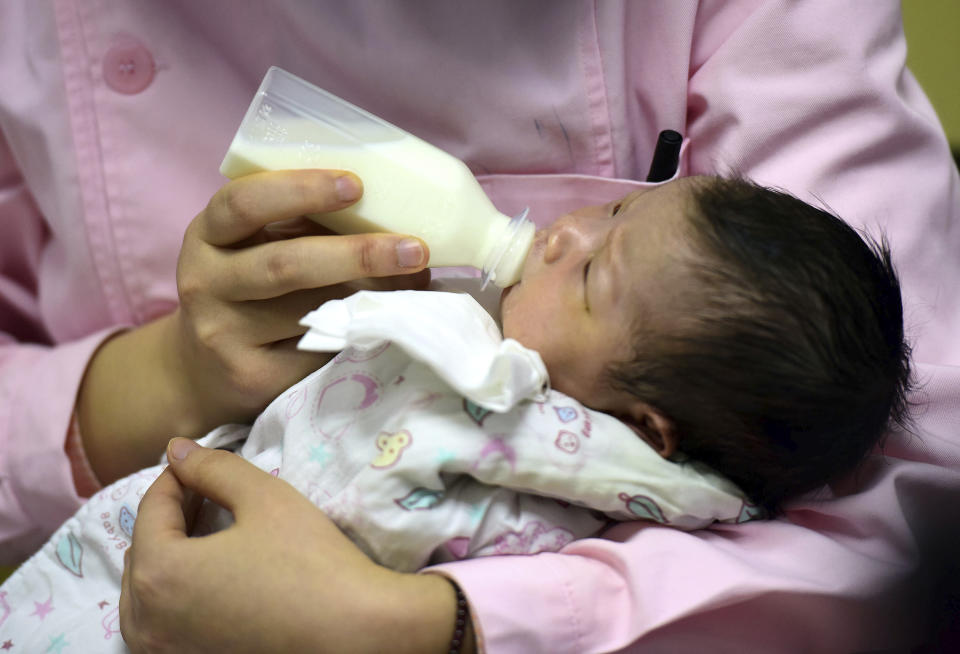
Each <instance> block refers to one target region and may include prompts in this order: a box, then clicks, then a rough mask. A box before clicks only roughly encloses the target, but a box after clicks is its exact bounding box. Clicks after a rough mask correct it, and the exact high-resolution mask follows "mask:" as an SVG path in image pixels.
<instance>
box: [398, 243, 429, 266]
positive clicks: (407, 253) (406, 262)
mask: <svg viewBox="0 0 960 654" xmlns="http://www.w3.org/2000/svg"><path fill="white" fill-rule="evenodd" d="M421 263H423V246H422V245H421V244H420V241H418V240H417V239H415V238H405V239H403V240H402V241H400V242H399V243H397V265H399V266H400V267H401V268H415V267H417V266H419V265H420V264H421Z"/></svg>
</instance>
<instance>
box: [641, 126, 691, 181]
mask: <svg viewBox="0 0 960 654" xmlns="http://www.w3.org/2000/svg"><path fill="white" fill-rule="evenodd" d="M682 143H683V136H681V134H680V132H675V131H674V130H672V129H665V130H663V131H662V132H660V135H659V136H658V137H657V147H656V148H654V150H653V161H652V162H651V163H650V172H649V173H647V181H648V182H664V181H666V180H668V179H670V178H671V177H673V176H674V175H675V174H676V172H677V166H678V165H679V163H680V145H681V144H682Z"/></svg>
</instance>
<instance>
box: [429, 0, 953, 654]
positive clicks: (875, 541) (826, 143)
mask: <svg viewBox="0 0 960 654" xmlns="http://www.w3.org/2000/svg"><path fill="white" fill-rule="evenodd" d="M628 29H633V28H631V27H628ZM635 31H638V32H642V28H641V27H637V28H636V30H635ZM638 38H639V36H638ZM905 52H906V46H905V42H904V39H903V34H902V29H901V23H900V15H899V5H898V3H896V2H893V1H890V2H846V3H829V2H822V3H818V2H804V3H796V2H779V1H769V2H761V3H746V2H703V3H701V5H700V11H699V13H698V16H697V23H696V26H695V28H694V38H693V46H692V53H691V72H690V80H689V87H688V88H689V105H688V125H687V135H688V136H689V137H690V140H691V145H690V149H689V154H688V157H689V158H688V162H687V165H688V170H689V172H690V173H691V174H702V173H718V172H719V173H731V172H737V173H740V174H744V175H746V176H748V177H751V178H752V179H754V180H756V181H757V182H759V183H762V184H769V185H774V186H778V187H782V188H786V189H787V190H788V191H790V192H792V193H794V194H796V195H798V196H800V197H801V198H803V199H805V200H808V201H813V202H816V203H818V204H821V205H823V204H826V205H827V206H828V207H829V208H830V209H832V210H833V211H835V212H836V213H837V214H838V215H840V216H841V217H843V218H844V219H846V220H847V221H848V222H850V223H852V224H854V225H856V226H859V227H862V228H864V229H866V230H867V231H869V232H871V233H873V234H877V233H878V231H879V230H881V229H882V230H883V231H884V232H885V233H886V235H887V237H888V238H889V240H890V242H891V244H892V247H893V252H894V258H895V263H896V265H897V266H898V269H899V272H900V275H901V281H902V284H903V291H904V297H905V302H906V304H907V307H906V312H907V319H908V333H909V334H910V337H911V339H912V340H913V342H914V346H915V359H916V360H917V361H927V362H932V364H953V366H951V365H923V366H919V370H918V374H917V378H918V379H919V380H921V381H922V382H923V388H922V391H921V394H920V395H918V396H917V398H915V399H917V400H918V401H922V402H923V404H924V405H925V408H924V410H923V411H921V412H919V415H918V418H917V420H918V429H917V431H918V434H917V437H914V436H906V435H902V434H891V435H890V436H889V441H888V443H887V446H886V448H885V450H884V454H885V456H884V457H881V456H879V455H877V456H874V457H873V458H871V459H870V461H869V462H868V464H867V465H866V466H865V468H864V470H863V471H861V472H860V473H859V475H858V476H857V477H856V478H855V479H851V484H852V485H855V486H856V488H848V489H845V490H841V489H837V497H834V498H824V497H819V496H818V497H814V498H811V499H807V500H803V501H798V502H795V503H793V504H792V505H791V506H790V508H789V510H787V511H786V513H785V515H784V516H782V517H780V518H778V519H777V520H773V521H768V522H761V523H750V524H746V525H739V526H731V527H726V526H717V527H714V528H712V529H710V530H706V531H701V532H696V533H683V532H679V531H675V530H671V529H669V528H663V527H657V526H650V527H641V526H639V525H628V524H624V525H619V526H617V527H615V528H613V529H612V530H610V531H609V532H607V533H606V534H605V537H604V538H603V539H588V540H583V541H578V542H575V543H573V544H571V545H570V546H568V547H567V548H565V549H564V550H563V551H562V553H557V554H540V555H536V556H533V557H503V558H497V557H493V558H488V559H475V560H470V561H463V562H458V563H453V564H447V565H444V566H441V567H439V568H437V569H436V571H438V572H441V573H442V574H446V575H449V576H450V577H452V578H454V579H455V580H456V581H457V583H458V584H459V585H460V586H461V588H462V589H463V591H464V592H465V594H466V595H467V597H468V599H469V601H470V604H471V607H472V611H473V616H474V620H475V624H476V628H477V631H478V635H479V637H480V639H481V642H482V647H483V649H484V651H486V652H491V653H494V652H495V653H498V654H499V653H502V652H531V651H549V652H570V653H574V652H577V653H582V652H599V651H621V650H623V651H643V652H679V651H711V652H743V651H763V652H781V651H783V652H788V651H790V652H792V651H823V652H833V651H867V650H891V649H898V648H904V649H909V646H910V645H911V644H913V643H916V642H917V641H919V640H920V639H921V638H922V630H923V627H924V621H925V615H924V611H925V610H926V609H927V608H928V607H929V590H930V589H929V585H928V584H927V580H928V577H927V573H930V571H931V570H935V569H936V566H937V565H938V564H937V561H938V560H939V559H937V557H936V551H937V546H936V543H954V544H956V543H957V542H958V540H957V539H958V534H957V533H956V527H955V526H953V525H955V524H956V520H955V518H948V517H946V516H942V515H937V514H936V512H935V511H934V510H932V509H930V508H924V507H937V506H939V507H950V506H956V504H957V499H958V498H960V475H958V474H957V473H958V471H960V434H958V430H957V427H956V426H957V425H958V424H960V402H958V401H957V400H956V398H957V397H960V372H958V370H960V368H957V367H955V366H956V364H957V363H958V360H960V340H958V339H956V334H957V333H960V308H958V304H957V300H956V294H955V293H952V292H949V289H950V288H951V287H952V288H956V284H957V282H958V280H960V258H958V257H956V253H957V252H960V229H958V221H960V192H958V186H960V185H958V177H957V172H956V169H955V167H954V166H953V164H952V161H951V160H950V156H949V149H948V145H947V142H946V139H945V137H944V135H943V131H942V129H941V128H940V126H939V124H938V122H937V118H936V115H935V113H934V111H933V110H932V108H931V107H930V105H929V103H928V102H927V100H926V98H925V97H924V95H923V93H922V91H921V90H920V88H919V86H918V85H917V83H916V81H915V80H914V79H913V77H912V76H911V75H910V73H909V72H908V71H907V70H906V69H905V68H904V58H905ZM951 285H952V286H951ZM854 482H859V483H858V484H854ZM934 574H935V573H934Z"/></svg>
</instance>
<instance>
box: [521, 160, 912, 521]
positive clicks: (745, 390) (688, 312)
mask: <svg viewBox="0 0 960 654" xmlns="http://www.w3.org/2000/svg"><path fill="white" fill-rule="evenodd" d="M502 314H503V327H504V335H505V336H508V337H512V338H515V339H517V340H518V341H520V342H521V343H523V344H524V345H526V346H527V347H530V348H532V349H535V350H537V351H539V352H540V354H541V356H542V357H543V360H544V363H545V364H546V366H547V369H548V371H549V372H550V379H551V383H552V384H553V387H554V388H556V389H557V390H560V391H563V392H565V393H567V394H569V395H571V396H573V397H575V398H577V399H578V400H580V401H581V402H583V403H584V404H585V405H587V406H590V407H592V408H595V409H597V410H600V411H605V412H607V413H611V414H613V415H616V416H617V417H619V418H621V419H622V420H623V421H624V422H625V423H627V424H628V425H630V426H631V427H632V428H633V429H634V430H635V431H636V432H637V433H638V434H639V435H640V436H641V437H642V438H644V439H645V440H646V441H647V442H648V443H650V444H651V445H652V446H653V447H654V448H655V449H657V450H658V451H659V452H660V453H661V454H663V455H664V456H670V455H672V454H673V453H674V452H675V451H676V450H679V451H681V452H683V453H685V454H687V455H689V456H690V457H692V458H694V459H696V460H699V461H702V462H703V463H706V464H708V465H710V466H712V467H714V468H715V469H717V470H718V471H720V472H722V473H723V474H725V475H727V476H728V477H729V478H730V479H731V480H732V481H734V482H735V483H737V484H738V485H739V486H740V487H741V488H742V489H743V490H744V491H745V492H746V493H747V494H748V495H750V497H751V498H752V499H753V500H754V501H755V502H758V503H759V504H761V505H763V506H765V507H766V508H768V509H776V507H777V506H778V505H779V504H780V502H782V501H783V500H785V499H787V498H790V497H792V496H795V495H797V494H800V493H802V492H805V491H808V490H811V489H814V488H816V487H818V486H820V485H822V484H823V483H826V482H828V481H830V480H832V479H834V478H836V477H838V476H840V475H842V474H843V473H846V472H848V471H850V470H852V469H853V468H855V467H856V465H857V463H858V462H860V461H861V460H862V459H863V457H864V456H865V455H866V454H867V453H868V452H869V450H870V449H871V448H872V447H873V446H874V445H875V444H876V443H877V442H878V441H879V440H880V438H881V437H882V435H883V433H884V431H885V430H886V428H887V426H888V424H889V423H890V422H891V420H893V421H896V422H901V421H902V420H903V419H904V418H905V416H904V411H905V407H906V400H905V395H906V390H907V387H908V383H909V347H908V346H907V344H906V343H905V342H904V337H903V312H902V305H901V299H900V287H899V283H898V281H897V278H896V275H895V274H894V271H893V267H892V265H891V261H890V253H889V250H888V249H887V248H886V246H885V245H881V244H877V243H874V242H868V241H865V240H864V239H862V238H861V237H860V236H859V235H858V234H857V232H856V231H854V230H853V229H851V228H850V227H849V226H847V225H846V224H845V223H843V222H842V221H841V220H839V219H838V218H835V217H834V216H831V215H830V214H828V213H827V212H825V211H822V210H820V209H817V208H815V207H812V206H810V205H808V204H806V203H804V202H801V201H800V200H797V199H796V198H793V197H791V196H789V195H787V194H785V193H781V192H777V191H773V190H770V189H765V188H762V187H759V186H757V185H755V184H753V183H751V182H748V181H744V180H740V179H721V178H714V177H694V178H683V179H680V180H677V181H675V182H670V183H668V184H664V185H661V186H657V187H654V188H652V189H650V190H642V191H637V192H635V193H631V194H630V195H628V196H626V197H625V198H623V199H622V200H619V201H616V202H612V203H610V204H608V205H604V206H601V207H590V208H586V209H582V210H578V211H576V212H573V213H572V214H569V215H567V216H564V217H563V218H561V219H560V220H558V221H557V222H556V223H554V224H553V225H551V226H550V227H549V228H548V229H546V230H543V231H541V232H539V233H538V234H537V237H536V239H535V241H534V245H533V248H532V249H531V253H530V256H529V257H528V259H527V262H526V264H525V267H524V271H523V276H522V279H521V282H520V283H519V284H517V285H515V286H513V287H511V288H510V289H507V291H505V292H504V295H503V299H502Z"/></svg>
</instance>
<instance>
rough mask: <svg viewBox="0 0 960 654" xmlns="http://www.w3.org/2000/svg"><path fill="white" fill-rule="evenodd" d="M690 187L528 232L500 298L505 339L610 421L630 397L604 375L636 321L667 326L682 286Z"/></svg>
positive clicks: (644, 194) (623, 351)
mask: <svg viewBox="0 0 960 654" xmlns="http://www.w3.org/2000/svg"><path fill="white" fill-rule="evenodd" d="M690 184H691V182H690V180H689V179H679V180H677V181H674V182H669V183H667V184H663V185H662V186H657V187H653V188H650V189H640V190H638V191H635V192H633V193H630V194H629V195H627V196H626V197H624V198H622V199H621V200H617V201H615V202H610V203H608V204H605V205H602V206H597V207H587V208H584V209H579V210H577V211H574V212H573V213H570V214H567V215H565V216H563V217H561V218H560V219H558V220H557V221H556V222H555V223H553V224H552V225H551V226H550V227H548V228H546V229H544V230H541V231H540V232H538V233H537V235H536V237H535V239H534V242H533V246H532V248H531V250H530V254H529V256H528V257H527V261H526V263H525V264H524V268H523V273H522V276H521V279H520V281H519V282H518V283H517V284H515V285H514V286H511V287H510V288H508V289H506V290H505V291H504V293H503V296H502V298H501V313H502V317H503V332H504V336H507V337H510V338H514V339H516V340H517V341H519V342H520V343H522V344H523V345H525V346H526V347H529V348H531V349H534V350H537V351H538V352H539V353H540V356H541V357H542V358H543V361H544V363H545V364H546V366H547V370H548V371H549V373H550V382H551V385H552V386H553V388H555V389H557V390H559V391H562V392H564V393H566V394H568V395H571V396H572V397H575V398H577V399H578V400H579V401H581V402H583V403H584V404H586V405H587V406H590V407H592V408H595V409H598V410H600V411H607V412H610V413H614V414H617V413H618V412H621V411H624V410H625V407H624V406H622V405H623V404H624V403H625V402H628V401H629V398H626V397H622V396H623V393H622V392H620V391H613V390H611V389H610V388H609V387H607V386H606V384H604V383H603V372H604V371H605V370H606V369H607V367H608V366H609V365H610V364H611V363H614V362H618V361H625V360H628V359H629V358H630V356H631V354H632V341H633V338H634V327H635V326H636V325H637V321H638V320H640V321H650V324H653V325H655V326H658V327H660V328H663V327H666V328H669V325H670V324H671V320H672V318H673V317H675V316H678V315H680V314H681V313H682V302H681V300H680V299H679V298H680V297H681V296H682V290H683V289H684V288H686V285H687V284H689V281H688V278H687V274H686V271H685V268H684V266H683V265H681V264H679V263H678V262H677V259H678V258H679V257H680V256H682V255H684V254H686V253H687V252H689V247H690V246H689V245H688V244H687V242H686V240H685V239H686V238H687V237H686V236H685V234H684V231H683V230H684V227H685V226H686V219H685V218H684V215H685V202H686V200H687V198H688V196H689V193H690Z"/></svg>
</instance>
